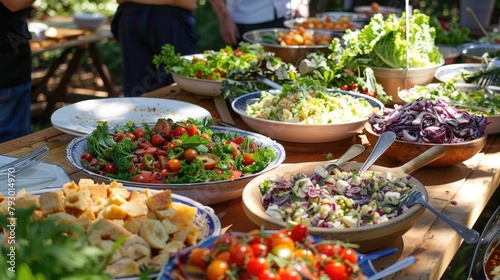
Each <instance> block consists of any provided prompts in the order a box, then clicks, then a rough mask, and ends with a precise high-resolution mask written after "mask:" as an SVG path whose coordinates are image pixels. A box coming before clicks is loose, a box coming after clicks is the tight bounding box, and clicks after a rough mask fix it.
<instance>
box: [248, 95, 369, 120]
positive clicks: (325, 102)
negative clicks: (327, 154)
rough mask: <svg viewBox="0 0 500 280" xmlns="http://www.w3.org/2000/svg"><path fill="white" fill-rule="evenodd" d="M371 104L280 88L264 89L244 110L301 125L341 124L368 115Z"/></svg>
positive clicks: (257, 116) (342, 96)
mask: <svg viewBox="0 0 500 280" xmlns="http://www.w3.org/2000/svg"><path fill="white" fill-rule="evenodd" d="M373 110H374V108H373V106H372V105H370V103H368V101H366V100H365V99H363V98H355V97H353V96H350V95H344V94H341V93H339V92H327V91H326V90H307V89H300V88H291V87H283V90H282V91H281V92H280V93H279V94H277V95H273V94H272V93H271V92H267V91H263V92H262V93H261V96H260V98H259V100H258V101H257V102H255V103H253V104H251V105H249V106H248V107H247V109H246V113H247V114H248V115H250V116H252V117H256V118H260V119H266V120H273V121H281V122H292V123H302V124H341V123H347V122H353V121H358V120H362V119H366V118H368V117H370V116H371V115H372V113H373Z"/></svg>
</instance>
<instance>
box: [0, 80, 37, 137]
mask: <svg viewBox="0 0 500 280" xmlns="http://www.w3.org/2000/svg"><path fill="white" fill-rule="evenodd" d="M0 112H1V113H0V143H1V142H6V141H8V140H12V139H15V138H18V137H21V136H24V135H26V134H29V133H30V131H31V83H24V84H21V85H17V86H14V87H11V88H6V89H0Z"/></svg>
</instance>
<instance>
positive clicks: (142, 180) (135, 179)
mask: <svg viewBox="0 0 500 280" xmlns="http://www.w3.org/2000/svg"><path fill="white" fill-rule="evenodd" d="M132 182H138V183H147V182H148V179H147V178H146V177H144V175H142V174H141V173H139V174H137V175H134V177H132Z"/></svg>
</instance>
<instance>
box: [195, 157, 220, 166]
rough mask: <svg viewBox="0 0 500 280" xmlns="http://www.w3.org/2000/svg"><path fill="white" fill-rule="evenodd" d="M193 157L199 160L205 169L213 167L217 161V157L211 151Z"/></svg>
mask: <svg viewBox="0 0 500 280" xmlns="http://www.w3.org/2000/svg"><path fill="white" fill-rule="evenodd" d="M195 159H196V160H199V161H201V162H202V163H203V164H204V165H205V169H213V168H214V167H215V165H217V163H218V162H219V157H217V156H216V155H214V154H211V153H206V154H201V155H197V156H195Z"/></svg>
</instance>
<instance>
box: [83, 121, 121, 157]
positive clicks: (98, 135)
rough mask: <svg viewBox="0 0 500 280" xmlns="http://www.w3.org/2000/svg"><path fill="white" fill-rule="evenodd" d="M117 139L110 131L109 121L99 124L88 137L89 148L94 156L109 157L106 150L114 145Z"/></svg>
mask: <svg viewBox="0 0 500 280" xmlns="http://www.w3.org/2000/svg"><path fill="white" fill-rule="evenodd" d="M114 144H115V141H114V140H113V135H112V134H110V133H109V127H108V123H106V122H104V123H101V124H99V125H97V127H96V129H94V131H92V134H91V135H90V136H89V137H87V149H88V151H89V153H91V154H92V155H93V156H94V157H98V158H104V159H107V157H106V155H107V154H108V153H107V152H106V153H105V151H106V150H108V149H110V148H111V147H113V145H114Z"/></svg>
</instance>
